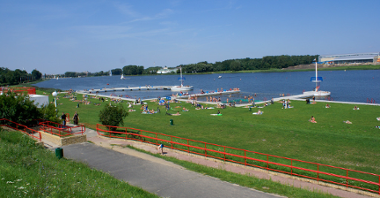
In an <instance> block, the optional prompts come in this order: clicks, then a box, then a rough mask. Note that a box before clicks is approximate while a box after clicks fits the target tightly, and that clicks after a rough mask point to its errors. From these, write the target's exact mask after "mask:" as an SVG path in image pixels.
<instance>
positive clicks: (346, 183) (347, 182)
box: [346, 170, 348, 187]
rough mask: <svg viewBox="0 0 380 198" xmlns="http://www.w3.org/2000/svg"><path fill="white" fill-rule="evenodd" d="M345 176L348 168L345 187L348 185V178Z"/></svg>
mask: <svg viewBox="0 0 380 198" xmlns="http://www.w3.org/2000/svg"><path fill="white" fill-rule="evenodd" d="M347 177H348V170H346V187H348V179H347Z"/></svg>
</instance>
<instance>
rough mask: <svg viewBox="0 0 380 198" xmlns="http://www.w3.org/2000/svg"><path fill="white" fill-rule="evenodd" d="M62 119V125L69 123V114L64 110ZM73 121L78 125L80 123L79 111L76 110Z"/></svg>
mask: <svg viewBox="0 0 380 198" xmlns="http://www.w3.org/2000/svg"><path fill="white" fill-rule="evenodd" d="M61 120H62V125H63V126H64V127H65V126H66V124H67V114H65V112H62V115H61ZM73 122H74V124H75V125H78V123H79V115H78V112H75V114H74V116H73Z"/></svg>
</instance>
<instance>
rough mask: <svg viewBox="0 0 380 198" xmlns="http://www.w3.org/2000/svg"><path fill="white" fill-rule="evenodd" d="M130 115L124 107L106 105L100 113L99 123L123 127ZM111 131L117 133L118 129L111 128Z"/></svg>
mask: <svg viewBox="0 0 380 198" xmlns="http://www.w3.org/2000/svg"><path fill="white" fill-rule="evenodd" d="M127 115H128V112H127V111H126V110H125V109H124V107H123V106H122V105H117V106H110V105H106V106H105V107H104V109H102V110H101V111H100V113H99V121H100V122H101V123H102V124H103V125H109V126H119V125H120V124H121V125H122V126H123V125H124V121H123V119H124V118H125V117H126V116H127ZM111 130H113V131H115V130H116V127H114V128H111Z"/></svg>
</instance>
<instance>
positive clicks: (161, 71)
mask: <svg viewBox="0 0 380 198" xmlns="http://www.w3.org/2000/svg"><path fill="white" fill-rule="evenodd" d="M177 70H178V69H177V68H174V69H169V68H168V67H167V66H165V67H164V68H162V69H159V70H158V71H157V74H169V73H172V72H174V73H177Z"/></svg>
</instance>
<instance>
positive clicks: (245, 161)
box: [224, 147, 247, 166]
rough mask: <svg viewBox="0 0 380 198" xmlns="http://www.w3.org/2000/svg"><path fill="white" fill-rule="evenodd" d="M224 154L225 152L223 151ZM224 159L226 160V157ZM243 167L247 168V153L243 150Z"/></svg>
mask: <svg viewBox="0 0 380 198" xmlns="http://www.w3.org/2000/svg"><path fill="white" fill-rule="evenodd" d="M224 150H226V148H225V147H224ZM224 152H225V151H224ZM224 159H226V157H224ZM244 165H246V166H247V151H246V150H244Z"/></svg>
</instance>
